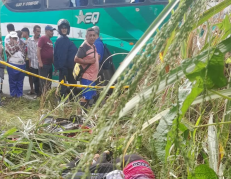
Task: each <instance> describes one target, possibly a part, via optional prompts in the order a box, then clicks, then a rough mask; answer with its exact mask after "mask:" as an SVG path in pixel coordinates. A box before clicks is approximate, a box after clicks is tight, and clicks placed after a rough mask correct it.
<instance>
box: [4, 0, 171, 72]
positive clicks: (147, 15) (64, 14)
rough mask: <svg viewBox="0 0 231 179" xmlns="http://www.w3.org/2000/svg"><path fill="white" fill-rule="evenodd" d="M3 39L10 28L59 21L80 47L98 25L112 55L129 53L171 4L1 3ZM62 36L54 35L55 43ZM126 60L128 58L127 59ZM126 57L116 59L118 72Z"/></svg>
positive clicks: (153, 0) (122, 0)
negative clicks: (88, 31) (64, 21)
mask: <svg viewBox="0 0 231 179" xmlns="http://www.w3.org/2000/svg"><path fill="white" fill-rule="evenodd" d="M0 1H1V2H0V12H1V14H0V20H1V32H2V39H3V41H4V38H5V36H6V35H7V29H6V25H7V24H8V23H12V24H14V26H15V30H21V29H22V28H23V27H28V28H29V29H30V32H31V34H32V31H33V27H34V25H40V26H41V27H42V34H44V27H45V26H46V25H48V24H49V25H52V26H53V27H57V22H58V20H59V19H63V18H64V19H67V20H68V21H69V22H70V24H71V32H70V35H69V37H70V38H71V39H72V40H73V42H74V43H75V44H76V46H77V47H79V46H80V45H81V43H82V42H83V40H84V38H85V34H86V29H87V28H89V27H92V26H94V25H97V26H99V27H100V35H101V38H102V40H103V42H104V43H106V44H107V46H108V48H109V49H110V51H111V53H112V54H114V53H127V52H129V51H130V50H131V49H132V47H133V45H134V44H135V43H136V42H137V40H138V39H139V38H140V37H141V36H142V34H143V33H144V32H145V30H146V29H147V28H148V26H149V25H150V24H151V23H152V22H153V20H154V19H155V18H156V17H157V16H158V15H159V14H160V12H161V11H162V10H163V9H164V7H165V6H166V5H167V3H168V0H0ZM57 36H58V34H57V32H55V33H54V37H53V38H52V41H53V42H55V40H56V38H57ZM124 56H125V55H124ZM124 56H122V55H118V56H115V57H113V63H114V65H115V66H116V68H117V67H118V66H119V64H120V63H121V62H122V60H123V59H124Z"/></svg>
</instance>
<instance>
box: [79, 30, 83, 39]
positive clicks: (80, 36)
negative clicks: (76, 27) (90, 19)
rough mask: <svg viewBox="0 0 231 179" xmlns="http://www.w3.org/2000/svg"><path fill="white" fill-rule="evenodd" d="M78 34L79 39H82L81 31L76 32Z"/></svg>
mask: <svg viewBox="0 0 231 179" xmlns="http://www.w3.org/2000/svg"><path fill="white" fill-rule="evenodd" d="M78 34H79V38H82V37H83V33H82V31H81V30H80V31H79V32H78Z"/></svg>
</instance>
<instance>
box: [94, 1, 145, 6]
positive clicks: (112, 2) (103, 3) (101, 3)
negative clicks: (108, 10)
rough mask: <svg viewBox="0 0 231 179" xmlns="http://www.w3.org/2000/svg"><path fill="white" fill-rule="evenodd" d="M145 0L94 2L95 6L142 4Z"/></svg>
mask: <svg viewBox="0 0 231 179" xmlns="http://www.w3.org/2000/svg"><path fill="white" fill-rule="evenodd" d="M144 1H145V0H93V3H94V4H95V5H107V4H129V3H140V2H144Z"/></svg>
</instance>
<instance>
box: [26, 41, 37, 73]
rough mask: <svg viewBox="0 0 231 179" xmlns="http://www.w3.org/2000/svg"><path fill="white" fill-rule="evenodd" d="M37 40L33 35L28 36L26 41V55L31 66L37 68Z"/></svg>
mask: <svg viewBox="0 0 231 179" xmlns="http://www.w3.org/2000/svg"><path fill="white" fill-rule="evenodd" d="M37 47H38V40H37V41H35V39H34V36H33V37H30V38H29V39H28V41H27V57H28V58H29V59H30V60H31V67H32V68H34V69H38V67H39V65H38V57H37Z"/></svg>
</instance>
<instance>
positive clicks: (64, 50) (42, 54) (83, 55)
mask: <svg viewBox="0 0 231 179" xmlns="http://www.w3.org/2000/svg"><path fill="white" fill-rule="evenodd" d="M54 30H56V28H54V27H52V26H50V25H47V26H46V27H45V35H44V36H41V37H40V34H41V27H40V26H39V25H35V26H34V28H33V35H32V36H31V37H30V31H29V29H28V28H26V27H25V28H23V29H21V30H20V31H15V27H14V25H13V24H8V25H7V31H8V35H7V36H6V37H5V52H6V55H7V62H8V63H9V64H11V65H13V66H16V67H18V68H20V69H23V70H27V71H29V72H31V73H34V74H37V75H40V76H43V77H47V78H50V79H51V78H52V71H53V66H54V70H55V71H57V70H58V71H59V81H60V82H61V81H64V82H65V83H67V82H68V83H69V84H76V83H77V81H76V79H75V78H74V76H73V70H74V66H75V63H79V64H80V65H81V66H82V68H83V69H85V72H84V73H83V75H82V77H81V79H79V80H80V82H81V84H83V85H91V86H94V85H96V83H95V81H96V80H97V75H98V72H99V65H100V62H101V61H102V58H103V54H104V44H103V42H102V41H101V39H100V37H99V34H100V29H99V27H97V26H94V27H92V28H89V29H87V31H86V39H85V41H84V42H83V43H82V45H81V46H80V47H79V48H77V47H76V45H75V44H74V43H73V42H72V41H71V40H70V39H69V37H68V35H69V33H70V23H69V22H68V20H66V19H60V20H59V21H58V28H57V31H58V33H59V37H58V39H57V40H56V42H55V45H54V46H53V43H52V41H51V38H52V37H53V34H54ZM0 68H1V67H0ZM7 71H8V75H9V86H10V95H11V96H12V97H21V96H22V95H23V81H24V77H25V74H24V73H22V72H20V71H18V70H15V69H13V68H10V67H7ZM3 77H4V75H3ZM0 78H1V74H0ZM29 84H30V91H29V93H28V95H35V96H34V98H37V97H40V96H41V95H42V94H44V93H46V92H47V90H49V89H50V88H51V82H50V81H47V80H44V79H41V78H37V77H34V76H30V75H29ZM68 91H69V90H68V89H67V87H66V86H64V85H61V89H60V98H62V97H65V96H66V95H67V94H68ZM84 91H85V92H84V93H83V94H82V98H81V100H80V102H81V105H83V106H84V107H87V105H88V103H89V101H90V100H91V99H92V98H93V97H94V96H95V95H96V92H95V91H94V90H92V89H85V90H84Z"/></svg>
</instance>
